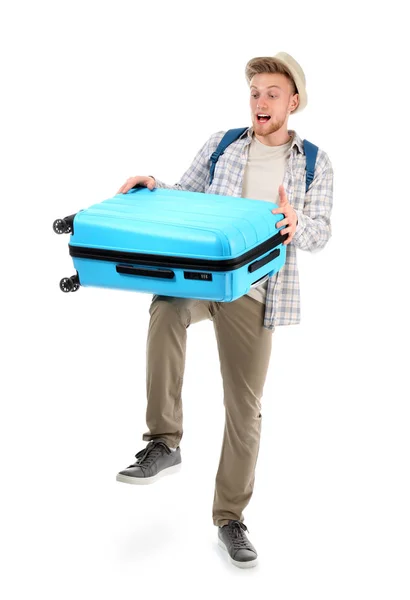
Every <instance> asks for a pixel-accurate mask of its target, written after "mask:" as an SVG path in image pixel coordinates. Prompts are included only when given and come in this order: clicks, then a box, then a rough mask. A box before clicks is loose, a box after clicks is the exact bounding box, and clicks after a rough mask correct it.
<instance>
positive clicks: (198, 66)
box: [0, 0, 410, 600]
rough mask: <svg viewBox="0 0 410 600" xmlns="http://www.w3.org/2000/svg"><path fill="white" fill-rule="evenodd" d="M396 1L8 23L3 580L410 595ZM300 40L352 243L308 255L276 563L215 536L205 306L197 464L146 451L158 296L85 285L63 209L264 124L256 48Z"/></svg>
mask: <svg viewBox="0 0 410 600" xmlns="http://www.w3.org/2000/svg"><path fill="white" fill-rule="evenodd" d="M399 6H403V5H402V3H401V2H400V3H399V2H389V3H388V4H386V5H385V4H382V3H375V2H351V3H346V2H345V3H339V4H338V5H331V4H329V3H324V2H323V3H322V2H293V3H273V2H266V1H264V0H261V1H260V2H258V3H249V2H247V3H244V4H238V3H233V2H232V3H230V2H223V1H219V2H213V1H209V0H208V1H207V2H203V3H198V4H196V3H194V2H183V1H175V2H163V1H156V2H152V3H144V4H141V3H139V2H130V1H129V2H121V1H119V2H115V3H114V2H99V3H97V2H87V1H82V2H44V1H43V2H41V1H38V2H33V3H28V2H26V3H24V2H14V3H13V5H12V7H11V5H10V7H8V8H7V7H5V8H3V9H2V11H1V15H0V23H1V25H0V29H1V31H0V39H1V42H0V43H1V50H2V67H1V69H2V73H1V84H2V91H1V104H2V106H1V200H2V213H1V236H0V242H1V250H2V251H1V271H2V277H1V286H2V295H1V298H2V309H1V318H2V326H1V341H2V347H3V353H2V357H3V358H2V359H1V366H2V377H1V382H2V391H1V415H0V416H1V424H0V443H1V448H0V450H1V452H0V456H1V480H2V481H1V484H2V490H3V491H2V493H1V511H0V514H1V520H2V522H1V550H2V553H3V558H2V567H3V569H4V570H3V574H2V576H1V584H0V585H1V587H2V588H3V587H4V588H5V589H4V590H3V591H2V594H1V595H2V597H4V598H8V599H11V598H23V597H32V598H42V599H44V600H45V599H49V598H53V599H54V598H61V599H65V598H70V599H71V598H81V599H82V598H87V599H88V598H90V597H93V598H94V597H95V598H114V597H119V598H124V599H125V598H137V597H140V596H142V595H143V594H145V595H147V594H150V596H151V597H154V598H169V597H175V598H193V597H201V598H209V597H216V598H220V597H221V598H222V597H234V596H236V595H240V597H243V598H245V597H254V598H261V597H262V594H263V595H264V596H265V595H268V596H269V597H274V598H278V599H280V600H285V599H286V600H287V599H292V600H293V599H297V600H300V599H302V598H303V599H304V598H315V600H322V599H323V600H325V599H326V600H328V599H329V598H331V599H332V600H336V599H343V600H345V599H346V598H349V599H358V600H359V599H360V600H362V599H364V598H371V599H372V600H374V599H376V598H377V599H379V598H380V599H385V598H386V599H387V598H395V600H402V599H403V600H404V599H407V600H408V598H409V594H410V582H409V577H408V575H409V571H408V569H409V559H410V550H409V539H410V522H409V510H408V507H409V506H410V490H409V460H408V458H409V450H410V449H409V437H408V432H409V413H410V411H409V398H410V395H409V384H408V371H409V347H408V339H409V333H410V332H409V318H408V305H409V293H408V282H407V279H408V274H409V266H408V264H409V263H408V258H409V252H408V244H407V240H406V235H407V229H408V223H409V210H408V204H409V200H410V198H409V186H408V131H409V117H408V114H409V108H408V96H409V88H408V68H407V62H405V60H404V58H405V57H404V52H405V51H406V52H407V53H408V43H407V40H408V31H407V26H406V24H405V23H406V22H405V19H404V13H403V11H402V10H401V9H400V8H399ZM279 51H285V52H288V53H290V54H291V55H292V56H293V57H294V58H295V59H296V60H297V61H298V62H299V63H300V64H301V65H302V67H303V69H304V71H305V75H306V79H307V92H308V105H307V108H306V109H305V110H304V111H302V112H301V113H300V114H297V115H295V116H293V117H292V116H291V117H290V120H289V124H288V126H289V128H292V129H296V131H297V132H298V133H299V135H300V136H301V137H302V139H303V138H307V139H308V140H310V141H312V142H313V143H315V144H317V145H318V146H319V147H321V148H323V149H324V150H325V151H326V152H327V154H328V156H329V158H330V160H331V162H332V165H333V168H334V173H335V176H334V211H333V219H332V225H333V236H332V238H331V240H330V242H329V243H328V245H327V246H326V248H325V249H324V250H322V251H321V252H319V253H317V254H309V253H303V252H299V253H298V261H299V269H300V278H301V293H302V322H301V324H300V325H298V326H291V327H278V328H277V329H276V331H275V333H274V338H273V351H272V358H271V365H270V370H269V374H268V378H267V381H266V385H265V393H264V397H263V399H262V406H263V413H262V414H263V422H262V438H261V447H260V453H259V460H258V465H257V471H256V484H255V490H254V494H253V497H252V500H251V502H250V504H249V505H248V507H247V508H246V509H245V513H244V514H245V524H247V526H248V528H249V531H250V533H249V538H250V540H251V541H252V543H253V544H254V545H255V546H256V548H257V550H258V553H259V566H258V567H256V568H254V569H250V570H240V569H237V568H235V567H234V566H232V565H230V564H229V563H228V561H227V556H226V554H224V553H223V552H222V550H221V549H220V548H218V547H217V544H216V540H217V529H216V527H215V526H214V525H213V523H212V514H211V510H212V500H213V494H214V480H215V475H216V470H217V466H218V461H219V455H220V449H221V442H222V433H223V426H224V412H223V396H222V382H221V377H220V372H219V362H218V358H217V347H216V341H215V339H214V332H213V326H212V323H211V322H210V321H208V322H201V323H198V324H196V325H195V326H193V327H192V328H190V330H189V335H188V355H187V364H186V372H185V382H184V388H183V400H184V436H183V440H182V443H181V450H182V460H183V464H182V467H183V469H182V471H181V473H180V474H178V475H176V476H174V477H168V478H165V479H162V480H160V481H159V482H158V483H156V484H155V485H152V486H144V487H137V486H127V485H123V484H120V483H118V482H116V481H115V475H116V473H117V472H118V471H119V470H121V469H123V468H125V467H126V466H128V465H129V464H130V463H131V462H133V461H134V460H135V459H134V454H135V453H136V452H137V451H138V450H140V449H142V448H143V447H145V444H146V443H145V442H143V441H142V433H143V431H145V429H146V424H145V409H146V396H145V343H146V334H147V328H148V322H149V314H148V307H149V304H150V301H151V296H150V295H148V294H138V293H127V292H119V291H111V290H102V289H91V288H80V290H79V291H78V292H77V293H75V294H63V293H62V292H61V291H60V289H59V285H58V284H59V281H60V279H61V278H62V277H64V276H69V275H71V274H73V273H74V270H73V265H72V261H71V258H70V256H69V254H68V248H67V243H68V241H69V238H68V236H60V237H58V236H56V235H55V234H54V232H53V231H52V222H53V221H54V219H56V218H57V217H62V216H64V215H67V214H71V213H73V212H77V211H78V210H79V209H81V208H85V207H87V206H88V205H90V204H92V203H95V202H99V201H101V200H103V199H106V198H108V197H110V196H112V195H113V194H114V193H115V192H116V191H117V189H118V187H119V186H120V185H121V184H122V183H123V182H124V181H125V180H126V178H127V177H129V176H131V175H136V174H153V175H155V176H157V177H158V178H159V179H161V180H163V181H166V182H168V183H175V182H176V181H178V180H179V178H180V177H181V175H182V173H183V172H184V171H185V170H186V169H187V167H188V166H189V164H190V162H191V161H192V159H193V157H194V155H195V153H196V152H197V151H198V149H199V148H200V147H201V146H202V144H203V143H204V142H205V140H206V139H207V138H208V136H209V135H211V134H212V133H213V132H215V131H218V130H221V129H228V128H231V127H240V126H246V125H248V124H249V108H248V106H249V105H248V89H247V85H246V81H245V77H244V67H245V64H246V62H247V61H248V60H249V59H250V58H252V57H254V56H261V55H273V54H275V53H276V52H279Z"/></svg>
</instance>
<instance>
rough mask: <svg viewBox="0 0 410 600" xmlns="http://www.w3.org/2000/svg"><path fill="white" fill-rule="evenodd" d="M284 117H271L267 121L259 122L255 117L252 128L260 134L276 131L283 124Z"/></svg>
mask: <svg viewBox="0 0 410 600" xmlns="http://www.w3.org/2000/svg"><path fill="white" fill-rule="evenodd" d="M285 120H286V119H278V120H276V121H274V120H273V117H271V118H270V119H269V121H268V123H264V124H261V123H259V122H258V119H257V117H256V119H255V122H254V125H253V128H254V131H255V132H256V133H257V134H258V135H261V136H265V135H269V134H271V133H275V132H276V131H278V130H279V129H280V128H281V127H282V126H283V124H284V122H285Z"/></svg>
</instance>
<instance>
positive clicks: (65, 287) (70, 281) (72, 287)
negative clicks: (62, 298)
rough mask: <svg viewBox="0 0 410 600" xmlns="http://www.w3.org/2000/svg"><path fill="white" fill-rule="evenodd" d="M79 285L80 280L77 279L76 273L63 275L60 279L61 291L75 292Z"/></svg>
mask: <svg viewBox="0 0 410 600" xmlns="http://www.w3.org/2000/svg"><path fill="white" fill-rule="evenodd" d="M79 287H80V281H79V279H78V275H73V276H72V277H63V279H62V280H61V281H60V290H61V291H62V292H66V293H67V292H76V291H77V290H78V288H79Z"/></svg>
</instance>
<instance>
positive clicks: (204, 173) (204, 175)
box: [154, 131, 223, 192]
mask: <svg viewBox="0 0 410 600" xmlns="http://www.w3.org/2000/svg"><path fill="white" fill-rule="evenodd" d="M222 135H223V132H222V131H220V132H217V133H214V134H213V135H211V137H210V138H209V139H208V140H207V141H206V142H205V144H204V145H203V146H202V148H201V149H200V150H199V152H198V154H197V155H196V156H195V158H194V160H193V162H192V164H191V166H190V167H189V168H188V170H187V171H185V173H184V174H183V175H182V177H181V179H180V181H179V182H178V183H175V184H174V185H168V184H166V183H164V182H163V181H160V180H159V179H156V178H155V177H154V179H155V185H156V187H158V188H165V189H168V190H181V191H187V192H206V190H207V189H208V187H209V181H210V156H211V154H212V152H214V150H215V149H216V147H217V145H218V143H219V141H220V140H221V139H222Z"/></svg>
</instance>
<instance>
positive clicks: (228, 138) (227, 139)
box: [209, 127, 319, 193]
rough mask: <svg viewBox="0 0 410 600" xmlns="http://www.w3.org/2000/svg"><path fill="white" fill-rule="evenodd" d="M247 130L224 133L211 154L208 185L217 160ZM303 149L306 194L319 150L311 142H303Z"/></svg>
mask: <svg viewBox="0 0 410 600" xmlns="http://www.w3.org/2000/svg"><path fill="white" fill-rule="evenodd" d="M247 129H248V127H240V128H238V129H229V130H228V131H227V132H226V133H225V135H224V136H223V138H222V139H221V141H220V142H219V144H218V146H217V148H216V150H215V152H213V153H212V154H211V157H210V161H211V168H210V181H209V185H211V183H212V181H213V178H214V173H215V166H216V163H217V162H218V158H219V157H220V156H221V155H222V154H223V153H224V152H225V150H226V149H227V147H228V146H230V144H232V143H233V142H235V141H236V140H237V139H239V138H240V137H241V135H242V134H243V133H245V131H247ZM303 149H304V151H305V155H306V188H305V193H306V192H307V191H308V187H309V185H310V184H311V183H312V181H313V177H314V175H315V165H316V158H317V153H318V150H319V148H318V146H315V144H312V142H309V141H308V140H303Z"/></svg>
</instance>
